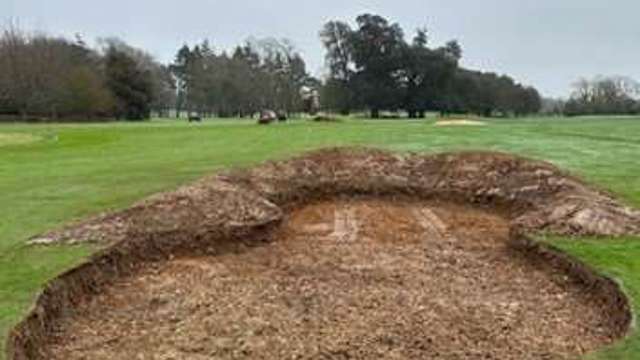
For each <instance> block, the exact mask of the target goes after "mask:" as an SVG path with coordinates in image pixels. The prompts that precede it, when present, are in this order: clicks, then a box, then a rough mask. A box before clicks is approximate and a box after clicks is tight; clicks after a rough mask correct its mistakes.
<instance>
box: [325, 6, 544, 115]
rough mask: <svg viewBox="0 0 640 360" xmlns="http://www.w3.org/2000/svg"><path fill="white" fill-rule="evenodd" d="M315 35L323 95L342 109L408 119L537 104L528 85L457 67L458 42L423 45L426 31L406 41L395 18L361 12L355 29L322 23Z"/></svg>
mask: <svg viewBox="0 0 640 360" xmlns="http://www.w3.org/2000/svg"><path fill="white" fill-rule="evenodd" d="M320 37H321V39H322V42H323V44H324V46H325V48H326V52H327V54H326V62H327V65H328V68H329V77H328V79H327V80H326V82H325V84H324V87H323V90H322V101H323V103H324V105H325V107H327V108H329V109H332V110H335V111H339V112H341V113H349V112H350V111H353V110H363V109H367V110H370V112H371V117H373V118H377V117H379V116H380V112H381V111H383V110H389V111H397V110H404V111H406V112H407V113H408V114H409V117H422V116H424V114H425V112H426V111H428V110H432V111H440V112H441V113H444V114H447V113H452V112H456V113H476V114H480V115H484V116H492V115H524V114H529V113H535V112H537V111H539V109H540V107H541V97H540V95H539V93H538V91H537V90H536V89H535V88H533V87H527V86H524V85H521V84H518V83H517V82H516V81H515V80H513V79H512V78H511V77H509V76H506V75H497V74H494V73H484V72H480V71H472V70H468V69H464V68H462V67H460V64H459V63H460V60H461V58H462V48H461V46H460V44H459V43H458V42H457V41H450V42H448V43H446V44H445V45H444V46H440V47H431V46H429V37H428V32H427V30H426V29H418V30H417V31H416V33H415V35H414V36H413V39H412V40H411V41H407V40H406V39H405V34H404V31H403V29H402V28H401V27H400V25H399V24H397V23H391V22H389V21H388V20H387V19H385V18H384V17H381V16H379V15H372V14H364V15H361V16H359V17H357V18H356V27H355V28H352V27H351V26H350V25H349V24H348V23H345V22H342V21H330V22H328V23H327V24H325V26H324V28H323V29H322V31H321V33H320Z"/></svg>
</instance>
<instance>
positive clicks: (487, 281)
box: [8, 149, 640, 360]
mask: <svg viewBox="0 0 640 360" xmlns="http://www.w3.org/2000/svg"><path fill="white" fill-rule="evenodd" d="M358 198H365V199H378V200H376V201H382V202H383V203H384V204H380V203H378V204H377V205H375V204H374V203H371V202H370V201H372V200H368V201H369V202H364V203H360V205H357V204H356V205H354V206H343V205H341V204H344V201H353V199H358ZM341 199H342V200H341ZM408 199H410V200H411V201H409V200H408ZM326 200H330V202H329V203H322V201H326ZM400 200H402V201H403V202H402V203H401V204H400V205H397V204H398V203H397V202H398V201H400ZM443 201H444V203H442V202H443ZM318 202H320V203H321V204H324V205H320V207H316V208H314V207H313V206H312V207H306V206H307V205H308V204H316V203H318ZM394 203H395V204H396V205H393V204H394ZM332 212H333V214H334V215H333V218H332V220H330V221H327V218H326V216H325V215H326V213H332ZM314 219H316V220H314ZM283 223H284V225H282V224H283ZM531 232H552V233H557V234H564V235H602V236H619V235H627V234H639V233H640V214H639V213H638V212H637V211H634V210H632V209H629V208H627V207H625V206H623V205H621V204H619V203H618V202H616V201H615V200H614V199H613V198H612V197H611V196H609V195H608V194H606V193H604V192H601V191H598V190H596V189H594V188H592V187H589V186H587V185H586V184H585V183H583V182H582V181H580V180H579V179H576V178H574V177H571V176H569V175H567V174H566V173H564V172H562V171H561V170H559V169H557V168H556V167H554V166H552V165H551V164H548V163H544V162H539V161H532V160H528V159H523V158H519V157H514V156H510V155H506V154H498V153H458V154H442V155H431V156H427V155H399V154H393V153H387V152H383V151H377V150H358V149H333V150H323V151H318V152H314V153H311V154H308V155H305V156H302V157H298V158H294V159H291V160H288V161H280V162H271V163H267V164H264V165H262V166H258V167H255V168H252V169H249V170H245V171H236V172H231V173H227V174H222V175H217V176H213V177H210V178H206V179H203V180H201V181H199V182H197V183H195V184H192V185H189V186H186V187H183V188H181V189H179V190H178V191H175V192H171V193H166V194H161V195H158V196H154V197H152V198H150V199H148V200H146V201H143V202H141V203H139V204H137V205H135V206H133V207H131V208H130V209H127V210H125V211H122V212H117V213H114V214H107V215H103V216H99V217H97V218H94V219H90V220H88V221H85V222H81V223H79V224H75V225H72V226H70V227H68V228H66V229H62V230H60V231H56V232H54V233H51V234H48V235H46V236H43V237H40V238H39V239H37V240H38V242H65V241H94V242H101V243H103V244H105V246H106V245H109V246H108V247H106V248H105V250H104V251H103V252H101V253H99V254H97V255H95V256H94V257H93V258H92V259H90V260H89V261H87V263H85V264H83V265H81V266H79V267H78V268H76V269H73V270H71V271H69V272H68V273H65V274H63V275H61V276H60V277H58V278H57V279H55V280H53V281H52V282H51V283H50V284H49V285H48V286H47V287H46V289H45V290H44V292H43V294H42V295H41V296H40V297H39V298H38V302H37V303H36V305H35V307H34V310H33V311H32V312H31V313H30V315H29V317H28V318H27V319H25V320H24V321H23V322H22V323H21V324H20V325H19V326H18V327H17V328H16V329H15V331H14V332H13V333H12V335H11V336H10V339H9V344H8V345H9V346H8V349H9V357H8V358H9V359H19V360H22V359H39V358H47V359H49V358H55V357H56V356H57V357H59V358H73V357H68V356H71V355H70V354H84V355H86V356H87V357H90V358H96V359H98V358H113V357H114V356H115V357H118V356H120V355H121V357H124V358H130V357H135V356H134V355H133V354H140V353H139V352H138V353H136V351H138V350H136V349H139V351H142V352H143V353H145V354H146V355H149V356H152V355H154V354H155V352H157V351H160V352H162V353H163V356H165V355H166V356H169V357H171V356H173V357H175V358H183V357H188V358H194V359H197V358H211V357H220V358H243V357H244V358H260V357H263V358H282V357H290V356H293V355H295V354H306V356H307V358H310V359H311V358H314V359H321V358H372V357H374V358H375V357H384V358H415V357H425V356H426V357H429V358H438V357H440V358H465V357H469V356H471V357H475V356H476V355H478V356H488V357H489V358H491V357H492V356H493V357H494V358H496V357H497V358H505V359H506V358H523V354H541V356H540V357H545V356H557V357H566V356H569V355H575V354H582V353H585V352H587V351H590V350H593V349H595V348H598V347H599V346H602V345H604V344H607V343H610V342H611V341H613V340H614V339H618V338H620V337H623V336H624V335H625V334H626V332H627V331H628V329H629V326H630V323H631V313H630V306H629V302H628V300H627V298H626V297H625V296H624V294H623V293H622V291H621V290H620V288H619V286H618V285H617V284H616V283H615V282H613V281H611V280H609V279H607V278H604V277H601V276H599V275H597V274H595V273H594V272H592V271H591V270H589V268H588V267H586V266H584V265H583V264H581V263H579V262H576V261H575V260H573V259H571V258H568V257H566V256H563V255H562V254H559V253H557V252H555V251H553V250H552V249H548V248H546V247H545V246H543V245H540V244H537V243H534V242H531V241H529V240H527V238H526V237H525V236H524V234H526V233H531ZM345 264H349V265H350V266H349V267H347V268H345V267H344V266H345ZM351 290H353V292H352V291H351ZM463 290H467V292H465V291H463ZM494 291H495V292H494ZM309 292H311V293H309ZM331 294H335V296H334V297H328V298H327V296H331ZM494 295H495V296H494ZM527 298H531V299H532V301H525V300H526V299H527ZM398 304H400V305H402V308H406V309H407V310H408V312H407V313H401V312H399V311H398V310H399V309H400V308H399V307H398V306H399V305H398ZM536 306H539V308H536ZM236 307H237V308H236ZM234 309H235V310H234ZM602 309H605V311H602ZM376 311H379V312H376ZM269 314H272V315H273V317H269V316H268V315H269ZM265 316H267V318H266V319H265ZM537 317H539V318H537ZM554 319H555V320H554ZM265 321H266V322H267V323H264V322H265ZM97 324H99V325H97ZM224 324H226V325H224ZM496 324H497V325H496ZM496 326H497V327H496ZM147 329H152V330H147ZM329 329H330V330H329ZM435 329H437V331H435ZM96 331H98V332H96ZM225 331H227V332H228V333H224V332H225ZM327 331H329V333H327ZM432 332H433V334H432V335H429V334H431V333H432ZM172 334H173V335H172ZM207 334H208V335H207ZM121 335H122V336H121ZM165 336H166V337H168V339H167V341H166V342H165V341H164V340H163V339H165ZM121 338H124V340H118V339H121ZM83 339H84V340H83ZM127 339H129V340H127ZM304 339H310V340H304ZM429 339H431V342H430V343H425V341H429ZM298 340H299V341H298ZM303 340H304V341H303ZM120 341H125V342H124V343H122V342H120ZM158 341H159V342H158ZM305 341H308V342H305ZM373 343H375V346H373V345H372V344H373ZM311 347H312V348H311ZM144 349H147V350H144ZM245 350H246V351H248V352H243V351H245ZM114 351H116V352H117V351H123V353H121V354H120V355H114V354H116V353H114ZM145 351H146V352H145ZM219 351H222V353H218V352H219ZM273 351H276V352H277V353H275V352H273ZM465 351H467V352H465ZM314 354H315V355H314ZM518 354H520V356H519V355H518ZM311 355H313V356H311ZM543 355H544V356H543ZM78 356H79V355H78ZM154 356H155V355H154ZM314 356H315V357H314ZM509 356H513V357H509ZM536 357H537V358H539V357H538V356H536ZM303 358H304V357H303Z"/></svg>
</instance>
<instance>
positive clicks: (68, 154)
mask: <svg viewBox="0 0 640 360" xmlns="http://www.w3.org/2000/svg"><path fill="white" fill-rule="evenodd" d="M12 138H13V139H15V138H22V139H26V138H28V139H35V141H22V142H20V141H19V142H17V143H16V142H15V141H14V142H11V140H6V139H12ZM3 139H5V140H3ZM340 145H368V146H376V147H382V148H386V149H391V150H396V151H426V152H441V151H449V150H462V149H466V150H468V149H484V150H487V149H489V150H502V151H509V152H514V153H518V154H522V155H526V156H530V157H535V158H539V159H545V160H549V161H552V162H553V163H555V164H557V165H559V166H561V167H563V168H566V169H569V170H570V171H572V172H574V173H576V174H578V175H580V176H583V177H584V178H586V179H587V180H589V181H592V182H593V183H594V184H596V185H598V186H600V187H602V188H605V189H608V190H610V191H612V192H614V193H616V194H618V195H619V196H620V197H621V198H622V199H623V201H625V202H627V203H628V204H631V205H634V206H638V207H640V176H638V174H640V160H639V156H640V118H609V119H607V118H583V119H518V120H491V121H489V126H484V127H435V126H432V123H431V122H429V121H346V122H343V123H335V124H334V123H331V124H313V123H307V122H293V123H290V124H284V125H283V124H279V125H275V126H269V127H261V126H257V125H254V124H253V123H250V122H246V121H239V120H238V121H228V120H227V121H211V122H206V123H204V124H199V125H188V124H186V123H182V122H175V121H165V120H163V121H154V122H152V123H142V124H126V123H117V124H93V125H20V124H18V125H0V335H2V336H3V338H4V336H5V335H6V332H7V331H8V329H10V327H11V326H12V325H13V324H15V322H16V321H18V320H19V319H20V317H21V316H22V315H23V314H24V313H25V311H26V310H27V309H28V308H29V306H30V304H31V302H32V300H33V298H34V296H35V295H36V294H37V291H38V289H39V288H41V286H42V285H43V283H45V282H46V281H47V279H50V278H51V277H53V276H55V275H56V274H58V273H60V272H61V271H63V270H64V269H67V268H69V267H71V266H73V265H74V264H76V263H78V262H79V261H81V260H82V259H83V258H84V257H85V256H87V255H88V254H90V253H91V251H92V250H93V249H91V248H89V247H87V246H75V247H53V248H30V247H26V246H25V245H24V244H25V240H26V239H28V238H29V237H31V236H33V235H36V234H38V233H41V232H43V231H45V230H47V229H51V228H54V227H57V226H60V225H62V224H64V223H67V222H69V221H71V220H73V219H77V218H82V217H86V216H89V215H92V214H96V213H98V212H101V211H105V210H110V209H118V208H123V207H126V206H128V205H130V204H131V203H132V202H134V201H136V200H139V199H141V198H143V197H145V196H147V195H149V194H152V193H155V192H159V191H164V190H169V189H172V188H175V187H176V186H178V185H179V184H182V183H185V182H188V181H190V180H194V179H196V178H198V177H200V176H202V175H204V174H207V173H211V172H214V171H216V170H218V169H222V168H229V167H234V166H247V165H250V164H255V163H258V162H261V161H264V160H266V159H274V158H283V157H288V156H292V155H294V154H298V153H300V152H303V151H305V150H310V149H315V148H320V147H325V146H340ZM637 240H638V239H624V240H615V241H602V240H601V241H593V240H585V241H582V242H575V241H567V240H563V239H555V240H553V243H554V244H556V245H557V246H559V247H561V248H562V249H564V250H566V251H568V252H569V253H571V254H573V255H576V256H578V257H580V258H581V259H583V260H585V261H587V262H589V263H591V264H593V265H594V266H596V267H597V268H598V269H600V270H601V271H603V272H605V273H608V274H611V275H613V276H615V277H617V278H619V279H621V280H622V281H624V284H625V287H626V288H627V290H628V291H629V294H630V295H631V296H632V297H633V300H634V306H635V309H636V310H639V309H640V242H638V241H637ZM3 345H4V341H2V345H0V354H4V350H3V349H1V347H2V346H3ZM0 358H2V355H0ZM597 358H600V359H634V358H640V336H638V335H637V334H634V335H633V336H631V337H630V338H629V339H628V340H626V341H624V342H622V343H621V344H619V345H617V346H615V347H614V348H612V349H610V350H607V351H604V352H603V353H601V354H599V355H598V357H597Z"/></svg>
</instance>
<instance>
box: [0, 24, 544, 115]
mask: <svg viewBox="0 0 640 360" xmlns="http://www.w3.org/2000/svg"><path fill="white" fill-rule="evenodd" d="M320 38H321V41H322V43H323V45H324V47H325V48H326V51H327V55H326V65H327V71H328V74H327V76H326V77H325V78H324V79H323V80H322V81H321V80H318V79H316V78H314V77H313V76H311V75H310V74H309V73H308V71H307V65H306V63H305V61H304V59H303V57H302V56H301V54H300V53H299V52H298V51H296V50H295V48H294V47H293V46H292V44H291V43H290V42H289V41H286V40H276V39H272V38H268V39H262V40H258V39H250V40H248V41H246V42H245V43H243V44H241V45H238V46H236V47H235V48H232V49H231V50H229V51H225V50H222V51H219V50H217V49H215V48H214V46H213V45H211V43H210V42H208V41H203V42H200V43H198V44H195V45H188V44H185V45H183V46H182V47H180V48H179V49H178V51H177V53H176V56H175V59H174V60H173V61H172V62H171V63H170V64H162V63H160V62H159V61H157V60H156V59H154V58H153V57H152V56H151V55H149V54H148V53H147V52H145V51H144V50H142V49H138V48H135V47H133V46H130V45H128V44H126V43H125V42H123V41H122V40H119V39H115V38H107V39H101V40H99V41H98V43H97V45H96V46H95V47H91V46H88V45H87V44H86V43H85V42H84V41H83V39H81V38H80V37H78V38H76V39H73V40H70V39H67V38H61V37H53V36H49V35H46V34H32V33H25V32H23V31H20V30H18V29H16V28H15V27H11V26H10V27H9V28H7V29H5V30H3V32H2V34H1V35H0V120H1V119H3V118H4V119H16V118H17V119H25V120H29V119H42V120H64V119H72V120H89V121H91V120H94V121H95V120H109V119H113V118H115V119H127V120H144V119H148V118H149V117H150V116H151V114H152V113H155V114H157V115H159V116H162V117H167V116H169V115H170V113H173V114H176V115H177V116H181V115H184V114H189V115H192V114H193V115H197V116H217V117H244V116H252V115H253V114H255V113H257V112H259V111H262V110H266V109H270V110H275V111H278V112H282V113H285V114H286V113H295V112H301V111H308V112H311V111H314V110H316V109H315V108H316V107H317V103H318V101H317V100H318V99H317V97H318V96H319V97H320V104H321V105H322V108H323V109H324V110H326V111H336V112H341V113H349V112H352V111H362V110H368V111H370V112H371V116H372V117H374V118H375V117H379V116H380V115H381V112H383V111H399V110H402V111H406V112H407V113H408V114H409V116H410V117H412V118H413V117H422V116H424V114H425V113H426V112H427V111H440V112H441V113H443V114H447V113H475V114H480V115H484V116H494V115H523V114H528V113H533V112H537V111H538V110H539V109H540V106H541V100H540V95H539V94H538V92H537V91H536V90H535V89H534V88H532V87H527V86H524V85H521V84H519V83H517V82H516V81H515V80H513V79H512V78H511V77H509V76H506V75H498V74H494V73H486V72H480V71H473V70H469V69H464V68H463V67H461V66H460V60H461V58H462V48H461V46H460V44H458V42H456V41H450V42H448V43H446V44H445V45H443V46H438V47H433V46H431V45H430V43H429V36H428V32H427V30H426V29H419V30H417V31H416V33H415V34H414V35H413V37H412V39H411V40H410V41H407V40H406V39H405V34H404V31H403V29H402V28H401V27H400V26H399V25H398V24H396V23H390V22H389V21H388V20H387V19H385V18H383V17H381V16H378V15H371V14H365V15H361V16H359V17H358V18H357V19H356V27H354V28H352V27H351V26H350V25H349V24H347V23H345V22H341V21H330V22H328V23H327V24H326V25H325V26H324V27H323V29H322V30H321V32H320ZM318 94H319V95H318Z"/></svg>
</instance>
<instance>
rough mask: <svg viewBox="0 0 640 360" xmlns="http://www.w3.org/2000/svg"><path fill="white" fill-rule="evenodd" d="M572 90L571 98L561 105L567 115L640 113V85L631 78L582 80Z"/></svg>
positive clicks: (615, 77)
mask: <svg viewBox="0 0 640 360" xmlns="http://www.w3.org/2000/svg"><path fill="white" fill-rule="evenodd" d="M573 87H574V90H573V93H572V95H571V98H570V99H569V100H568V101H567V102H566V103H564V104H561V106H562V108H561V110H560V111H561V112H562V113H564V114H565V115H567V116H577V115H605V114H606V115H636V114H640V101H638V95H640V84H639V83H638V82H637V81H635V80H633V79H631V78H629V77H625V76H612V77H602V76H599V77H596V78H594V79H591V80H588V79H580V80H578V81H577V82H576V83H575V84H574V86H573Z"/></svg>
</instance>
